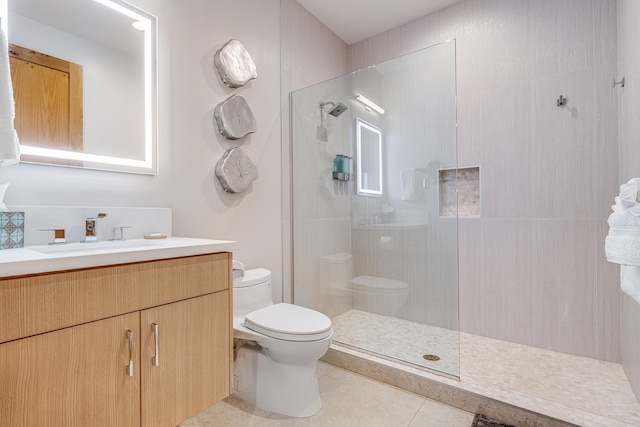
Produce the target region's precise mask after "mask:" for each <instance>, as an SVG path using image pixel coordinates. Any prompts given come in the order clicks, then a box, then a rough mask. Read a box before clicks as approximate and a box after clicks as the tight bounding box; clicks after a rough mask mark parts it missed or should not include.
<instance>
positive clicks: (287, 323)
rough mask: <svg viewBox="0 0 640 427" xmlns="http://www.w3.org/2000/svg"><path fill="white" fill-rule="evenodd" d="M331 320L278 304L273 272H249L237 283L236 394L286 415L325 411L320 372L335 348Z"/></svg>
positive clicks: (234, 322) (234, 383) (255, 270)
mask: <svg viewBox="0 0 640 427" xmlns="http://www.w3.org/2000/svg"><path fill="white" fill-rule="evenodd" d="M332 336H333V329H332V327H331V319H329V318H328V317H327V316H325V315H324V314H322V313H319V312H317V311H314V310H310V309H308V308H304V307H300V306H296V305H293V304H287V303H280V304H274V303H273V299H272V297H271V272H270V271H269V270H266V269H264V268H256V269H252V270H246V271H244V272H243V274H241V275H240V277H237V278H235V279H234V281H233V338H234V367H233V377H234V378H233V394H234V395H235V396H237V397H239V398H240V399H242V400H244V401H247V402H249V403H252V404H254V405H255V406H257V407H260V408H262V409H266V410H268V411H271V412H275V413H278V414H282V415H287V416H291V417H309V416H311V415H313V414H315V413H316V412H318V411H319V410H320V409H321V408H322V401H321V399H320V392H319V389H318V377H317V373H316V367H317V364H318V360H319V359H320V357H322V356H323V355H324V354H325V353H326V352H327V350H328V349H329V345H330V344H331V337H332Z"/></svg>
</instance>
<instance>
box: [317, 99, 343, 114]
mask: <svg viewBox="0 0 640 427" xmlns="http://www.w3.org/2000/svg"><path fill="white" fill-rule="evenodd" d="M329 104H331V106H332V107H333V108H331V110H329V114H330V115H332V116H333V117H338V116H339V115H340V114H342V113H344V112H345V111H347V109H348V108H349V107H347V106H346V105H344V104H343V103H342V102H338V103H337V104H336V103H335V102H331V101H327V102H321V103H320V108H322V109H324V106H325V105H329Z"/></svg>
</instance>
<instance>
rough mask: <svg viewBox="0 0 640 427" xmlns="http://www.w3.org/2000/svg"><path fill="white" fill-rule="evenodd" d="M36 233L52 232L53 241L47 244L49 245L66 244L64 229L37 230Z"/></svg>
mask: <svg viewBox="0 0 640 427" xmlns="http://www.w3.org/2000/svg"><path fill="white" fill-rule="evenodd" d="M38 231H53V240H52V241H50V242H49V244H50V245H58V244H60V243H67V240H66V238H65V229H64V228H39V229H38Z"/></svg>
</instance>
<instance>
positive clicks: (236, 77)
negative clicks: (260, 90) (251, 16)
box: [213, 39, 258, 88]
mask: <svg viewBox="0 0 640 427" xmlns="http://www.w3.org/2000/svg"><path fill="white" fill-rule="evenodd" d="M213 63H214V65H215V67H216V69H217V70H218V73H219V74H220V78H221V79H222V81H223V82H224V84H226V85H227V86H228V87H231V88H235V87H240V86H244V85H245V84H247V82H248V81H249V80H252V79H255V78H257V77H258V72H257V70H256V64H255V63H254V62H253V59H251V55H249V52H247V49H245V47H244V45H243V44H242V42H241V41H240V40H234V39H231V40H229V41H228V42H227V43H225V44H224V45H223V46H222V47H221V48H220V49H219V50H218V51H217V52H216V54H215V55H214V57H213Z"/></svg>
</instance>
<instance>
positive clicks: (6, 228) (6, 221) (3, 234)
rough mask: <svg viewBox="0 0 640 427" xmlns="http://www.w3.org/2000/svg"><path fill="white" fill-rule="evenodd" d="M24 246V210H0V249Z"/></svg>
mask: <svg viewBox="0 0 640 427" xmlns="http://www.w3.org/2000/svg"><path fill="white" fill-rule="evenodd" d="M22 247H24V212H0V249H12V248H22Z"/></svg>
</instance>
